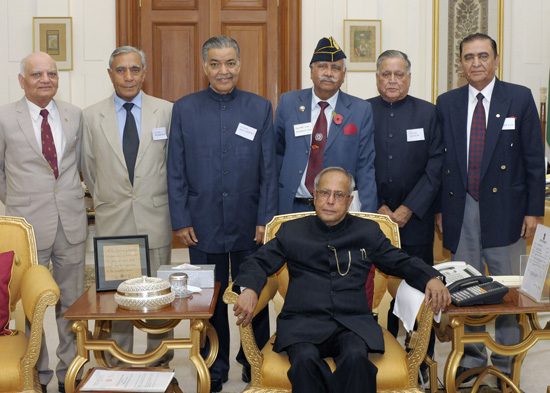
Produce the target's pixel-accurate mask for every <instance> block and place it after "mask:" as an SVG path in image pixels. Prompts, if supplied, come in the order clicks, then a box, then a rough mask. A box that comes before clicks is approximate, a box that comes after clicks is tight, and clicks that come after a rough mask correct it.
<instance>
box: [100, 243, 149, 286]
mask: <svg viewBox="0 0 550 393" xmlns="http://www.w3.org/2000/svg"><path fill="white" fill-rule="evenodd" d="M94 259H95V281H96V291H97V292H100V291H116V289H117V288H118V286H119V284H120V283H122V282H123V281H125V280H129V279H131V278H138V277H141V276H148V277H149V276H150V275H151V265H150V262H149V237H148V236H147V235H137V236H115V237H113V236H108V237H94Z"/></svg>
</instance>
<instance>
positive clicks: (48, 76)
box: [18, 52, 59, 108]
mask: <svg viewBox="0 0 550 393" xmlns="http://www.w3.org/2000/svg"><path fill="white" fill-rule="evenodd" d="M18 77H19V85H20V86H21V88H22V89H23V90H25V97H27V99H28V100H29V101H30V102H32V103H33V104H35V105H37V106H39V107H40V108H45V107H46V106H47V105H48V104H49V103H50V101H51V100H52V99H53V97H54V96H55V94H56V93H57V87H58V84H59V77H58V75H57V65H56V64H55V61H54V60H53V59H52V58H51V56H50V55H48V54H47V53H44V52H35V53H31V54H30V55H28V56H27V57H25V58H24V59H23V60H21V66H20V70H19V75H18Z"/></svg>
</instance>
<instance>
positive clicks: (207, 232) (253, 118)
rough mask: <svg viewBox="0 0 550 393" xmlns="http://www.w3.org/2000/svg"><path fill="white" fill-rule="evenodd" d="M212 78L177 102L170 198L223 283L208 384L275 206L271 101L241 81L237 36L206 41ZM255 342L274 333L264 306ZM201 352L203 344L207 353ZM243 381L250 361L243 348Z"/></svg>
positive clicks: (218, 371) (183, 230)
mask: <svg viewBox="0 0 550 393" xmlns="http://www.w3.org/2000/svg"><path fill="white" fill-rule="evenodd" d="M202 56H203V60H204V72H205V73H206V76H207V77H208V81H209V83H210V85H209V86H208V88H207V89H205V90H202V91H199V92H197V93H193V94H189V95H187V96H185V97H183V98H181V99H179V100H178V101H176V102H175V103H174V109H173V112H172V124H171V130H170V143H169V145H168V163H167V168H168V201H169V205H170V218H171V221H172V228H173V229H174V230H175V231H176V236H177V238H178V239H179V241H181V242H182V244H184V245H186V246H188V247H189V257H190V259H191V263H193V264H214V265H216V274H215V275H216V281H218V282H220V283H221V289H220V293H219V296H218V302H217V304H216V309H215V310H214V315H213V316H212V318H210V322H211V323H212V325H213V326H214V328H215V329H216V332H217V333H218V340H219V351H218V356H217V358H216V360H215V361H214V364H213V365H212V366H211V367H210V378H211V391H212V392H219V391H221V390H222V385H223V383H224V382H225V381H227V378H228V372H229V344H230V340H229V324H228V320H227V305H226V304H225V303H224V302H223V300H222V296H223V292H224V290H225V288H226V287H227V285H228V281H229V272H230V271H231V275H232V277H236V276H237V275H238V273H239V267H240V265H241V263H242V261H243V260H244V259H245V257H247V256H248V255H251V254H253V253H254V252H255V251H256V250H257V248H258V246H259V245H260V244H261V243H262V242H263V235H264V230H265V224H267V223H268V222H269V221H270V220H271V219H272V218H273V216H274V215H275V214H276V213H277V166H276V158H275V147H274V141H273V110H272V107H271V103H270V102H269V100H266V99H265V98H262V97H260V96H258V95H256V94H253V93H249V92H246V91H243V90H240V89H238V88H237V87H236V85H237V80H238V77H239V71H240V68H241V63H240V51H239V46H238V44H237V42H236V41H235V40H234V39H232V38H229V37H226V36H216V37H212V38H210V39H209V40H208V41H206V42H205V43H204V45H203V47H202ZM254 332H255V335H256V341H257V342H258V343H259V345H261V346H263V345H264V344H265V343H266V342H267V340H268V339H269V314H268V310H267V308H265V309H264V311H261V312H260V313H259V314H258V315H256V317H255V318H254ZM202 353H203V354H204V353H205V351H203V352H202ZM237 361H239V362H240V363H241V364H243V380H245V381H246V382H248V381H249V378H250V371H249V370H250V366H249V365H248V362H247V361H246V358H245V356H244V353H243V352H242V351H240V352H239V354H238V355H237Z"/></svg>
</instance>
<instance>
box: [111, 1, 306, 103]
mask: <svg viewBox="0 0 550 393" xmlns="http://www.w3.org/2000/svg"><path fill="white" fill-rule="evenodd" d="M278 6H279V25H278V30H279V54H280V56H279V80H278V83H277V90H278V97H277V101H278V99H279V97H280V96H281V94H283V93H286V92H288V91H292V90H297V89H300V88H301V84H302V61H301V60H302V25H301V21H302V2H301V1H298V0H278ZM139 29H140V2H138V1H128V0H116V44H117V47H119V46H123V45H131V46H134V47H136V48H140V47H141V39H140V30H139Z"/></svg>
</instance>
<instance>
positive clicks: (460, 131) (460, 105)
mask: <svg viewBox="0 0 550 393" xmlns="http://www.w3.org/2000/svg"><path fill="white" fill-rule="evenodd" d="M452 111H453V112H454V116H455V121H453V122H451V127H452V130H451V133H452V135H453V138H454V143H455V146H456V155H457V157H456V160H457V162H458V167H459V168H460V174H461V175H462V183H463V184H464V187H465V188H466V187H467V184H468V141H467V139H468V85H466V86H464V87H462V88H461V90H460V92H459V96H458V99H457V100H456V101H455V103H454V108H453V109H452Z"/></svg>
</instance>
